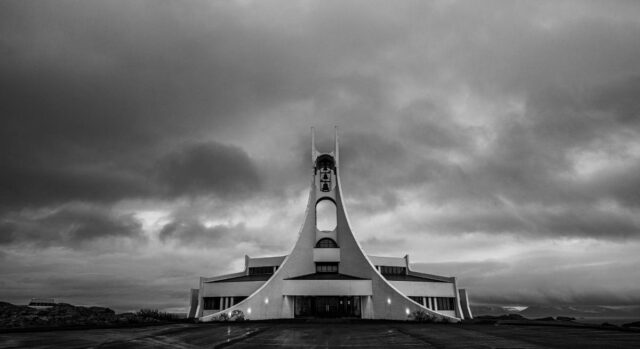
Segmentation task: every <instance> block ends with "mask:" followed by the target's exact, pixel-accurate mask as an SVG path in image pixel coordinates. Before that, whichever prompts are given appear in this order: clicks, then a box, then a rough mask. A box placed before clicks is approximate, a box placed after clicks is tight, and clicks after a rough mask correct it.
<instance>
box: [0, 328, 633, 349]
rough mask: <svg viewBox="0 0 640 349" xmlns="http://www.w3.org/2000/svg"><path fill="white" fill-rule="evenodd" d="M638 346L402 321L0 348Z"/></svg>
mask: <svg viewBox="0 0 640 349" xmlns="http://www.w3.org/2000/svg"><path fill="white" fill-rule="evenodd" d="M25 347H29V348H203V347H207V348H212V347H213V348H216V347H217V348H223V347H226V348H276V347H287V348H639V347H640V333H639V332H622V331H617V330H605V329H587V328H570V327H552V326H511V325H503V326H493V325H453V324H449V325H443V324H416V323H401V322H366V321H363V322H357V323H348V322H347V323H339V322H327V323H272V322H247V323H241V324H239V323H234V324H172V325H163V326H151V327H142V328H127V329H95V330H82V331H79V330H74V331H50V332H28V333H27V332H24V333H4V334H0V348H25Z"/></svg>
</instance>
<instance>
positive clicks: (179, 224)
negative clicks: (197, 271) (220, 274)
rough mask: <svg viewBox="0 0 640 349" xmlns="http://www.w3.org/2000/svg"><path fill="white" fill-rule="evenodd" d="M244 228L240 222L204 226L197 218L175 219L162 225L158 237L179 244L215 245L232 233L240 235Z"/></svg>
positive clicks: (225, 239) (227, 238) (226, 239)
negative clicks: (236, 223)
mask: <svg viewBox="0 0 640 349" xmlns="http://www.w3.org/2000/svg"><path fill="white" fill-rule="evenodd" d="M244 230H245V227H244V225H242V224H238V225H233V226H227V225H215V226H212V227H206V226H205V225H204V224H202V223H201V222H199V221H197V220H175V221H172V222H170V223H167V224H165V225H164V226H163V227H162V229H161V230H160V234H159V238H160V240H162V241H167V240H177V241H179V242H180V243H181V244H184V245H192V246H202V245H203V244H205V245H216V243H219V242H224V241H226V242H229V241H228V240H229V238H230V237H231V236H232V235H234V234H235V235H240V234H242V231H244Z"/></svg>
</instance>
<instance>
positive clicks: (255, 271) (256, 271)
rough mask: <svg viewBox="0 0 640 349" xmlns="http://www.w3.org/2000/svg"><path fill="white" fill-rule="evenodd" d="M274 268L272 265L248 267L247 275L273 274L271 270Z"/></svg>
mask: <svg viewBox="0 0 640 349" xmlns="http://www.w3.org/2000/svg"><path fill="white" fill-rule="evenodd" d="M275 268H277V267H275ZM275 268H274V267H249V275H262V274H273V270H274V269H275Z"/></svg>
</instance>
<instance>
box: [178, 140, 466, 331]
mask: <svg viewBox="0 0 640 349" xmlns="http://www.w3.org/2000/svg"><path fill="white" fill-rule="evenodd" d="M311 165H312V166H311V169H312V175H311V187H310V191H309V202H308V204H307V209H306V217H305V220H304V223H303V225H302V228H301V230H300V233H299V236H298V240H297V242H296V244H295V246H294V247H293V250H292V251H291V253H290V254H289V255H287V256H278V257H264V258H250V257H248V256H245V268H244V270H243V271H241V272H238V273H234V274H227V275H220V276H214V277H201V278H200V288H199V289H193V290H192V292H191V307H190V310H189V317H197V318H199V319H200V320H201V321H211V320H214V319H216V318H218V317H219V316H220V315H221V314H223V313H227V314H231V313H232V312H233V311H236V310H239V311H242V313H244V316H245V317H246V318H248V319H254V320H258V319H279V318H298V317H354V318H364V319H394V320H406V319H408V317H409V315H410V314H412V313H414V312H415V311H422V312H424V313H426V314H430V315H431V316H433V317H435V318H438V319H441V320H445V321H451V322H457V321H460V320H461V319H465V318H471V312H470V310H469V304H468V300H467V296H466V292H465V290H463V289H460V290H459V289H458V286H457V283H456V278H454V277H446V276H438V275H432V274H424V273H419V272H416V271H413V270H411V268H410V264H409V256H408V255H407V256H405V257H401V258H395V257H378V256H368V255H366V254H365V253H364V251H363V250H362V247H361V246H360V244H359V243H358V241H357V240H356V239H355V237H354V235H353V233H352V231H351V226H350V224H349V218H348V216H347V211H346V209H345V206H344V199H343V197H342V188H341V186H340V176H339V174H340V171H339V170H340V157H339V145H338V134H337V129H336V137H335V147H334V151H333V152H330V153H320V152H319V151H318V150H317V149H316V147H315V139H314V133H313V129H312V136H311ZM373 190H375V189H373ZM327 224H328V225H327Z"/></svg>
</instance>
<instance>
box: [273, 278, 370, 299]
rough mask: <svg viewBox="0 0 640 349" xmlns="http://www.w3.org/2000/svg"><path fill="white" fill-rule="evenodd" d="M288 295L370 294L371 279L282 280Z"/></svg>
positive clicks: (284, 292) (284, 290)
mask: <svg viewBox="0 0 640 349" xmlns="http://www.w3.org/2000/svg"><path fill="white" fill-rule="evenodd" d="M282 292H283V294H284V295H288V296H337V295H340V296H371V295H373V291H372V287H371V280H284V285H283V288H282Z"/></svg>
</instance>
